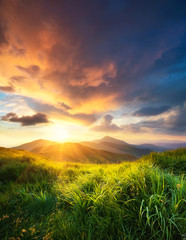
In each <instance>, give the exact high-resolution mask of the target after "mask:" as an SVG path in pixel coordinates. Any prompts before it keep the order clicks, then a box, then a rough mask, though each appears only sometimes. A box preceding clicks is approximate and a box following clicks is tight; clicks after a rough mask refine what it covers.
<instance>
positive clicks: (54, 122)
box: [0, 0, 186, 147]
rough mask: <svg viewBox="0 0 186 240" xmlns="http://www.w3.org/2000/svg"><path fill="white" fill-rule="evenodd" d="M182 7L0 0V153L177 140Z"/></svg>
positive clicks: (184, 59)
mask: <svg viewBox="0 0 186 240" xmlns="http://www.w3.org/2000/svg"><path fill="white" fill-rule="evenodd" d="M185 13H186V2H185V0H161V1H154V0H141V1H139V0H94V1H87V0H79V1H77V0H68V1H66V0H32V1H28V0H8V1H7V0H0V145H1V146H8V147H11V146H16V145H19V144H21V143H25V142H29V141H32V140H35V139H49V140H53V141H67V140H71V141H83V140H92V139H96V138H101V137H103V136H105V135H109V136H112V137H116V138H119V139H122V140H125V141H127V142H129V143H142V142H144V143H150V142H154V141H160V140H180V141H186V14H185Z"/></svg>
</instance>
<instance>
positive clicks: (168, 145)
mask: <svg viewBox="0 0 186 240" xmlns="http://www.w3.org/2000/svg"><path fill="white" fill-rule="evenodd" d="M156 144H157V145H158V146H161V147H164V148H167V149H176V148H184V147H186V142H178V141H177V142H160V143H156Z"/></svg>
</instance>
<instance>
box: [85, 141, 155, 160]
mask: <svg viewBox="0 0 186 240" xmlns="http://www.w3.org/2000/svg"><path fill="white" fill-rule="evenodd" d="M81 144H83V145H85V146H87V147H91V148H94V149H99V150H105V151H109V152H113V153H118V154H131V155H133V156H135V157H137V158H139V157H142V156H143V155H146V154H149V153H150V152H152V151H153V149H151V148H149V147H137V146H136V145H132V144H128V143H127V142H125V141H122V140H118V139H115V138H111V137H108V136H106V137H104V138H102V139H99V140H94V141H92V142H81Z"/></svg>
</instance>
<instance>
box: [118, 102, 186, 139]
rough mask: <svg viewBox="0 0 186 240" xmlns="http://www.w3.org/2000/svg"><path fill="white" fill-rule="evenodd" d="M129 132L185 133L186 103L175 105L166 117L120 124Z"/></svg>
mask: <svg viewBox="0 0 186 240" xmlns="http://www.w3.org/2000/svg"><path fill="white" fill-rule="evenodd" d="M120 127H121V128H122V129H123V130H125V131H129V132H138V133H139V132H143V133H144V132H153V133H155V132H158V133H165V134H173V135H185V134H186V103H185V104H184V105H183V106H178V107H175V108H174V109H173V110H172V112H171V114H170V115H169V116H168V117H166V118H159V119H156V120H145V121H144V120H143V121H140V122H138V123H135V124H128V125H122V126H120Z"/></svg>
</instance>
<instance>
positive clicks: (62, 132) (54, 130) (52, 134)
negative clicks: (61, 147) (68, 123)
mask: <svg viewBox="0 0 186 240" xmlns="http://www.w3.org/2000/svg"><path fill="white" fill-rule="evenodd" d="M48 137H49V138H50V139H51V140H54V141H60V140H65V139H66V138H68V137H69V133H68V131H67V129H66V128H65V127H64V126H62V125H60V124H55V125H53V126H52V127H50V129H49V132H48Z"/></svg>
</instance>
